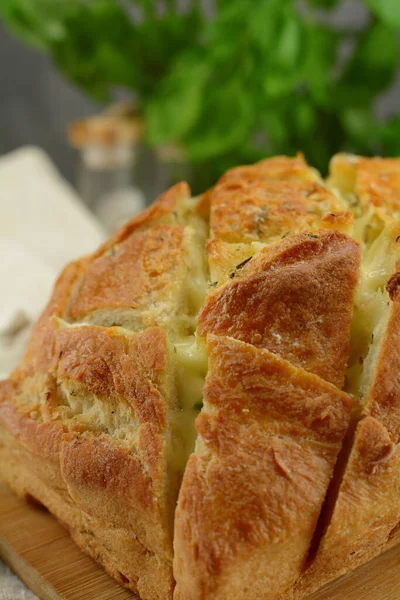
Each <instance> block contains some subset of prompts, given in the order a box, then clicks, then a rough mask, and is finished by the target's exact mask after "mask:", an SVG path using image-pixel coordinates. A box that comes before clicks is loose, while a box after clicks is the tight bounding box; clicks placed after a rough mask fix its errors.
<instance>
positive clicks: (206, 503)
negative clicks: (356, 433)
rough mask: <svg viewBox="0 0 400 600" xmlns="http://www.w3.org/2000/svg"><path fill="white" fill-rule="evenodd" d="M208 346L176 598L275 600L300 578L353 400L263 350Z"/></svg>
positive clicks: (182, 513) (221, 342) (180, 519)
mask: <svg viewBox="0 0 400 600" xmlns="http://www.w3.org/2000/svg"><path fill="white" fill-rule="evenodd" d="M208 346H209V348H208V349H209V372H208V375H207V379H206V386H205V389H204V400H205V410H204V411H203V412H202V414H201V415H200V416H199V417H198V419H197V422H196V427H197V431H198V434H199V438H198V441H197V446H196V453H195V454H194V455H192V457H191V458H190V461H189V463H188V466H187V468H186V472H185V475H184V480H183V484H182V487H181V491H180V495H179V502H178V507H177V511H176V517H175V538H174V548H175V557H174V574H175V578H176V580H177V591H176V595H175V597H176V598H183V599H185V600H206V599H208V598H212V599H213V600H225V599H226V598H231V597H232V598H233V597H234V598H237V599H238V600H240V599H242V598H243V599H246V600H252V599H253V598H254V600H256V599H259V598H263V599H265V600H269V599H273V598H275V597H276V596H277V594H279V593H280V592H282V591H284V590H285V589H286V588H287V587H289V586H290V585H291V584H293V583H294V581H295V580H296V578H297V577H298V575H299V574H300V572H301V569H302V567H303V564H304V562H305V559H306V556H307V550H308V547H309V544H310V542H311V538H312V535H313V532H314V529H315V526H316V523H317V520H318V515H319V512H320V509H321V505H322V502H323V499H324V497H325V493H326V489H327V487H328V484H329V481H330V478H331V476H332V472H333V467H334V464H335V461H336V457H337V454H338V452H339V450H340V446H341V442H342V439H343V437H344V435H345V433H346V430H347V427H348V424H349V420H350V412H351V407H352V400H351V399H350V397H349V396H347V395H346V394H344V393H342V392H340V391H339V390H338V389H337V388H335V387H334V386H332V385H330V384H328V383H326V382H324V381H323V380H321V379H319V378H318V377H316V376H315V375H311V374H309V373H306V372H305V371H303V370H302V369H297V368H295V367H293V366H292V365H291V364H290V363H288V362H287V361H284V360H283V359H281V358H280V357H278V356H276V355H274V354H272V353H270V352H268V351H266V350H259V349H257V348H254V347H252V346H250V345H247V344H244V343H243V342H239V341H237V340H234V339H231V338H224V337H217V336H209V341H208Z"/></svg>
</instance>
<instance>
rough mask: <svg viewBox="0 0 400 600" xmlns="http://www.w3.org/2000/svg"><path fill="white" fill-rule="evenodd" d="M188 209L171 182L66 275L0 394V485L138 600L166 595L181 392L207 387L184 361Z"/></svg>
mask: <svg viewBox="0 0 400 600" xmlns="http://www.w3.org/2000/svg"><path fill="white" fill-rule="evenodd" d="M194 208H195V200H191V199H190V194H189V191H188V188H187V186H186V185H183V184H181V185H178V186H176V187H175V188H172V189H171V190H170V191H169V192H167V193H166V194H165V195H164V196H162V197H161V198H160V199H159V200H158V202H157V203H156V204H155V205H154V206H153V207H152V208H151V209H150V210H149V211H147V213H146V214H144V215H140V216H139V217H138V218H137V219H135V220H133V221H132V222H130V223H129V224H128V225H127V226H126V227H124V228H123V229H122V230H121V231H120V232H118V233H117V234H116V236H114V238H113V239H112V240H110V241H109V242H108V243H106V244H105V245H104V246H103V247H102V248H100V249H99V250H98V251H97V252H96V253H95V254H94V255H92V256H89V257H85V258H83V259H82V260H80V261H77V262H75V263H73V264H71V265H69V266H68V267H67V268H66V269H65V271H64V272H63V274H62V275H61V276H60V278H59V280H58V281H57V283H56V286H55V289H54V293H53V296H52V298H51V299H50V302H49V304H48V306H47V308H46V309H45V311H44V313H43V315H42V317H41V319H40V320H39V322H38V324H37V326H36V328H35V331H34V333H33V336H32V339H31V341H30V344H29V346H28V349H27V352H26V356H25V360H24V363H23V364H22V365H21V367H20V368H18V369H17V370H16V371H15V372H14V373H13V374H12V375H11V377H10V378H9V380H8V381H5V382H2V383H1V384H0V385H1V387H0V421H1V427H0V430H1V441H0V470H1V476H2V479H4V480H5V481H7V482H8V483H9V484H10V485H11V487H12V488H13V489H14V490H15V491H17V493H19V494H20V495H22V496H27V497H33V498H35V499H36V500H37V501H38V502H40V503H42V504H44V505H45V506H47V507H48V508H49V510H51V511H52V512H54V514H55V515H56V516H57V517H58V518H59V519H60V520H61V521H62V522H63V523H65V525H66V526H67V527H68V528H69V529H70V531H71V534H72V536H73V537H74V539H75V540H76V541H77V543H78V544H79V545H80V546H81V548H82V549H83V550H84V551H86V552H88V553H89V554H90V555H91V556H93V558H95V559H96V560H98V561H99V562H101V563H102V564H103V565H104V566H105V568H106V569H107V570H108V571H109V573H110V574H111V575H113V576H114V577H116V578H117V579H118V581H120V582H121V583H122V584H124V585H126V586H127V587H130V588H131V589H132V590H135V591H137V592H138V593H139V594H140V596H141V597H142V598H143V599H145V600H147V599H148V600H153V599H158V600H166V599H167V598H169V597H172V590H173V585H174V582H173V577H172V556H173V555H172V535H173V520H174V509H175V504H176V498H177V494H178V490H179V485H180V480H181V477H182V472H183V469H184V465H185V463H186V460H187V456H188V454H189V452H190V451H191V449H192V446H193V443H194V439H193V436H194V434H193V425H192V422H193V421H194V416H195V414H197V413H196V412H195V411H194V409H193V404H192V402H195V398H191V402H186V403H185V402H184V401H183V400H184V399H183V398H182V396H181V395H180V388H182V382H183V381H184V380H185V381H186V382H188V383H189V385H190V386H191V390H192V394H193V393H194V386H195V384H196V383H197V380H198V378H199V377H200V378H202V383H203V380H204V376H203V375H202V369H203V370H204V368H205V367H204V366H203V364H202V363H201V359H202V356H201V353H200V352H199V354H200V358H199V359H198V363H200V364H194V365H193V361H192V362H190V360H189V359H190V357H191V356H192V354H193V349H192V347H193V332H194V329H195V326H196V314H197V311H198V305H199V304H200V303H201V301H202V298H203V296H204V293H205V287H206V265H205V264H204V263H205V260H204V238H205V234H206V225H205V224H204V223H203V222H202V221H201V220H200V219H199V217H197V216H196V212H195V210H194ZM189 213H190V214H189ZM199 372H200V373H201V375H200V376H199V375H198V373H199ZM201 387H202V385H201ZM201 387H200V390H199V392H198V393H199V394H200V397H199V398H197V401H199V400H201ZM188 420H189V421H190V425H191V427H192V430H190V427H187V426H186V425H187V421H188Z"/></svg>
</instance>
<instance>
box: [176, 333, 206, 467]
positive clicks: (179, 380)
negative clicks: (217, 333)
mask: <svg viewBox="0 0 400 600" xmlns="http://www.w3.org/2000/svg"><path fill="white" fill-rule="evenodd" d="M174 349H175V365H176V371H175V372H176V388H177V394H178V399H179V405H180V407H179V411H178V412H176V413H175V414H174V416H173V422H172V429H173V437H174V439H175V444H174V447H173V457H172V458H173V462H174V465H175V468H177V469H178V470H183V469H184V467H185V465H186V462H187V459H188V457H189V455H190V454H191V453H192V452H193V450H194V445H195V440H196V429H195V419H196V417H197V415H198V413H199V410H200V408H201V405H202V401H203V386H204V381H205V377H206V374H207V365H208V359H207V350H206V344H205V341H203V340H199V339H198V338H196V337H195V336H190V337H188V338H186V339H182V340H180V341H178V342H176V343H175V344H174Z"/></svg>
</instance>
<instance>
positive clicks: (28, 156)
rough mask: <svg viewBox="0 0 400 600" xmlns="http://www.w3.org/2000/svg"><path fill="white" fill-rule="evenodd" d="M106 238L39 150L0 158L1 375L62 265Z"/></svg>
mask: <svg viewBox="0 0 400 600" xmlns="http://www.w3.org/2000/svg"><path fill="white" fill-rule="evenodd" d="M104 238H105V231H104V229H103V227H102V226H101V224H100V223H99V222H98V221H97V220H96V218H95V217H94V215H92V213H91V212H89V210H88V209H87V208H86V207H85V205H84V204H83V203H82V202H81V200H80V199H79V197H78V196H77V194H76V192H75V191H74V190H73V188H72V187H71V186H70V185H69V184H68V183H67V182H66V181H65V180H64V179H63V178H62V177H61V175H60V174H59V172H58V171H57V169H56V168H55V166H54V165H53V163H52V162H51V160H50V159H49V158H48V156H47V155H46V154H45V153H44V152H42V150H40V149H39V148H34V147H26V148H22V149H20V150H16V151H14V152H11V153H10V154H7V155H5V156H3V157H0V378H2V377H6V376H7V374H8V373H9V372H10V371H11V370H12V369H13V368H14V367H15V366H16V364H18V361H19V360H20V358H21V356H22V354H23V350H24V347H25V345H26V342H27V339H28V337H29V332H30V329H31V326H32V324H33V322H34V321H35V320H36V319H37V317H38V316H39V314H40V312H41V310H42V308H43V307H44V305H45V303H46V302H47V300H48V297H49V295H50V292H51V289H52V286H53V283H54V281H55V279H56V277H57V275H58V273H59V272H60V270H61V269H62V267H63V266H64V265H65V264H66V263H67V262H69V261H70V260H72V259H73V258H76V257H77V256H80V255H82V254H86V253H88V252H91V251H92V250H94V249H95V248H96V247H97V246H98V245H99V244H100V243H101V242H102V241H103V240H104Z"/></svg>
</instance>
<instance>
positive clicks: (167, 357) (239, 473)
mask: <svg viewBox="0 0 400 600" xmlns="http://www.w3.org/2000/svg"><path fill="white" fill-rule="evenodd" d="M399 374H400V159H391V160H389V159H388V160H384V159H380V158H376V159H367V158H360V157H356V156H350V155H337V156H335V157H334V158H333V159H332V161H331V168H330V175H329V178H328V179H327V181H326V182H324V181H323V180H322V179H321V177H320V175H319V174H318V172H317V171H315V169H313V168H311V167H310V166H308V165H307V163H306V162H305V160H304V159H303V157H302V156H301V155H298V156H297V157H295V158H288V157H276V158H272V159H267V160H264V161H261V162H259V163H257V164H255V165H251V166H244V167H238V168H236V169H232V170H230V171H228V172H227V173H226V174H225V175H224V176H223V177H222V178H221V179H220V180H219V181H218V182H217V184H216V185H215V186H214V187H213V188H212V189H210V190H209V191H208V192H206V193H205V194H204V195H202V196H200V197H197V198H192V197H191V193H190V190H189V188H188V186H187V185H186V184H185V183H180V184H178V185H176V186H174V187H173V188H171V189H170V190H168V191H167V192H166V193H165V194H163V195H162V196H161V197H160V198H159V199H158V200H157V201H156V202H155V203H154V204H153V205H152V207H150V208H149V209H148V210H147V211H146V212H144V213H142V214H141V215H139V216H138V217H136V218H135V219H133V220H132V221H131V222H129V223H128V224H127V225H126V226H124V227H123V228H122V229H121V230H120V231H118V232H117V233H116V234H115V235H114V236H113V237H112V238H111V239H110V240H109V241H107V242H106V243H105V244H104V245H103V246H102V247H101V248H100V249H99V250H98V251H96V252H95V253H94V254H92V255H91V256H86V257H83V258H82V259H80V260H77V261H75V262H74V263H72V264H70V265H68V266H67V267H66V268H65V269H64V271H63V273H62V274H61V275H60V277H59V279H58V281H57V282H56V285H55V287H54V291H53V295H52V297H51V299H50V301H49V303H48V305H47V307H46V309H45V310H44V312H43V314H42V316H41V318H40V320H39V322H38V323H37V325H36V327H35V330H34V332H33V335H32V338H31V340H30V343H29V345H28V348H27V350H26V354H25V358H24V361H23V363H22V364H21V365H20V366H19V367H18V368H17V369H16V370H15V371H14V372H13V373H12V374H11V376H10V377H9V379H7V380H6V381H2V382H0V478H1V479H2V480H4V481H5V482H7V483H8V484H9V485H10V487H11V488H12V489H13V490H14V491H15V492H16V493H17V494H18V495H19V496H21V497H23V498H26V499H28V500H30V501H35V502H38V503H40V504H43V505H44V506H45V507H47V508H48V509H49V510H50V511H51V512H52V513H53V514H54V515H55V516H56V517H57V518H58V519H59V520H60V521H61V522H62V523H63V524H65V525H66V526H67V527H68V528H69V530H70V532H71V535H72V537H73V538H74V540H75V541H76V543H77V544H78V545H79V546H80V548H81V549H82V550H83V551H84V552H86V553H88V554H89V555H90V556H92V557H93V558H94V559H95V560H97V561H98V562H99V563H101V564H102V565H103V566H104V568H105V569H106V570H107V571H108V572H109V573H110V575H112V576H113V577H115V578H116V579H117V580H118V581H119V582H120V583H121V584H122V585H124V586H125V587H127V588H129V589H131V590H132V591H134V592H136V593H137V594H139V596H140V598H141V599H142V600H172V599H173V600H231V599H232V598H235V600H300V599H302V598H305V597H307V596H308V595H309V594H310V593H312V592H313V591H314V590H316V589H317V588H319V587H321V586H322V585H324V584H325V583H327V582H328V581H330V580H332V579H335V578H337V577H339V576H341V575H342V574H343V573H345V572H347V571H349V570H351V569H354V568H356V567H357V566H358V565H360V564H362V563H364V562H366V561H367V560H369V559H370V558H372V557H373V556H375V555H377V554H378V553H380V552H382V551H383V550H385V549H386V548H388V547H389V546H390V544H393V543H395V542H396V533H397V531H398V529H400V450H399V445H398V442H399V438H400V375H399Z"/></svg>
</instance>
